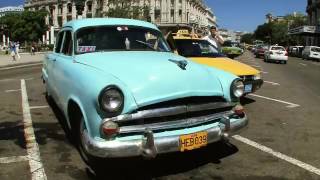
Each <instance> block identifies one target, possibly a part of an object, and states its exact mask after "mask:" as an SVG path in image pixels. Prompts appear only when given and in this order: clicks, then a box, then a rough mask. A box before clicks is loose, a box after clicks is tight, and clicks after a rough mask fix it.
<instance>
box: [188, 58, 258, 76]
mask: <svg viewBox="0 0 320 180" xmlns="http://www.w3.org/2000/svg"><path fill="white" fill-rule="evenodd" d="M191 59H192V60H193V61H195V62H197V63H199V64H204V65H207V66H210V67H215V68H218V69H222V70H224V71H227V72H230V73H232V74H235V75H237V76H244V75H255V74H258V73H259V71H258V70H257V69H255V68H253V67H251V66H248V65H246V64H244V63H240V62H238V61H235V60H232V59H230V58H226V57H221V58H211V57H191Z"/></svg>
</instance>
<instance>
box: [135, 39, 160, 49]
mask: <svg viewBox="0 0 320 180" xmlns="http://www.w3.org/2000/svg"><path fill="white" fill-rule="evenodd" d="M135 41H136V42H138V43H140V44H143V45H145V46H146V47H147V48H149V49H152V50H154V51H157V49H155V48H154V47H153V46H152V45H151V44H149V43H146V42H143V41H140V40H135Z"/></svg>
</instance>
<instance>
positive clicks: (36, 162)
mask: <svg viewBox="0 0 320 180" xmlns="http://www.w3.org/2000/svg"><path fill="white" fill-rule="evenodd" d="M21 97H22V112H23V126H24V136H25V140H26V148H27V152H28V157H29V166H30V171H31V179H32V180H46V179H47V176H46V174H45V171H44V168H43V164H42V162H41V158H40V151H39V146H38V143H37V141H36V137H35V134H34V129H33V125H32V119H31V113H30V108H29V102H28V95H27V88H26V82H25V80H24V79H21Z"/></svg>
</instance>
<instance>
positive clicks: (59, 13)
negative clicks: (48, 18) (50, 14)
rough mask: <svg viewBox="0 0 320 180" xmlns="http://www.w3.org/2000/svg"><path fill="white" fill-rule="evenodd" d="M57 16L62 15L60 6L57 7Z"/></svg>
mask: <svg viewBox="0 0 320 180" xmlns="http://www.w3.org/2000/svg"><path fill="white" fill-rule="evenodd" d="M58 15H62V5H61V4H60V5H59V6H58Z"/></svg>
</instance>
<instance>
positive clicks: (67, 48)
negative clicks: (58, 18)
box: [62, 31, 73, 56]
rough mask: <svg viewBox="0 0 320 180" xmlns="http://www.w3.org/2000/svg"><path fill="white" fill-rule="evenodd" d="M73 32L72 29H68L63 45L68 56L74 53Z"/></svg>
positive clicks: (63, 49)
mask: <svg viewBox="0 0 320 180" xmlns="http://www.w3.org/2000/svg"><path fill="white" fill-rule="evenodd" d="M72 45H73V43H72V34H71V31H66V33H65V37H64V42H63V47H62V53H63V54H64V55H67V56H71V55H72V49H73V48H72V47H73V46H72Z"/></svg>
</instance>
